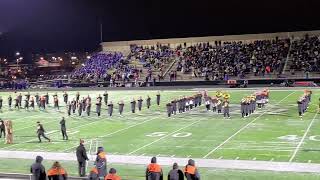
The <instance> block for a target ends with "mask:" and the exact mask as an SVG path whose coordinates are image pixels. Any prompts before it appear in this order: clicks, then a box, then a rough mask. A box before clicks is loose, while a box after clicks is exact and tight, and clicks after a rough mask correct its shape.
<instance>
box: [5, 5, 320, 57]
mask: <svg viewBox="0 0 320 180" xmlns="http://www.w3.org/2000/svg"><path fill="white" fill-rule="evenodd" d="M319 5H320V3H319V2H318V1H317V0H313V1H307V0H305V1H295V0H291V1H284V0H277V1H275V0H265V1H262V0H255V1H244V0H234V1H228V0H221V1H219V0H193V1H189V0H181V1H179V0H171V1H169V0H126V1H125V0H115V1H111V0H110V1H109V0H99V1H98V0H0V32H2V33H3V34H2V35H1V36H0V57H1V56H10V55H12V54H13V53H14V52H15V51H16V50H18V51H20V52H22V53H24V54H30V53H35V52H41V53H45V52H58V51H60V52H61V51H92V50H95V49H97V48H98V47H99V42H100V33H99V31H100V23H102V24H103V35H104V38H103V40H104V41H117V40H133V39H152V38H173V37H191V36H207V35H225V34H244V33H263V32H280V31H296V30H315V29H320V10H319V7H320V6H319Z"/></svg>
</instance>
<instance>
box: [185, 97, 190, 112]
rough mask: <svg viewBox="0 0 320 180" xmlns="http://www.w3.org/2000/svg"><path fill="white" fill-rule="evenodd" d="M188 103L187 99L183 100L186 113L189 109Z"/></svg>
mask: <svg viewBox="0 0 320 180" xmlns="http://www.w3.org/2000/svg"><path fill="white" fill-rule="evenodd" d="M189 102H190V101H189V98H186V100H185V107H186V108H185V109H186V111H189V107H190V106H189Z"/></svg>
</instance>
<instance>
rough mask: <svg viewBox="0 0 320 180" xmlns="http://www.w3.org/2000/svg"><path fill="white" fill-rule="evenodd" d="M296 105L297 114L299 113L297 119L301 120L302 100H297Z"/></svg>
mask: <svg viewBox="0 0 320 180" xmlns="http://www.w3.org/2000/svg"><path fill="white" fill-rule="evenodd" d="M297 104H298V113H299V117H300V118H302V114H303V104H302V100H301V99H299V100H298V101H297Z"/></svg>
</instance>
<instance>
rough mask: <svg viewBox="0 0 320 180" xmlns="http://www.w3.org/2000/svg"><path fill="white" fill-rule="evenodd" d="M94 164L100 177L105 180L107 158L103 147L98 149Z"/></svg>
mask: <svg viewBox="0 0 320 180" xmlns="http://www.w3.org/2000/svg"><path fill="white" fill-rule="evenodd" d="M94 164H95V165H96V168H97V170H98V175H99V177H100V178H102V179H104V177H105V176H106V175H107V158H106V153H105V152H104V149H103V147H98V152H97V157H96V161H95V162H94Z"/></svg>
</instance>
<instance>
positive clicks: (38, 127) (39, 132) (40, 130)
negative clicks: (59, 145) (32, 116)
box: [37, 121, 51, 143]
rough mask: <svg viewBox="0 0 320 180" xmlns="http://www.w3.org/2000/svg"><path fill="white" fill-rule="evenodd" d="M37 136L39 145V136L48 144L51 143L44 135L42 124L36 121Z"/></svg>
mask: <svg viewBox="0 0 320 180" xmlns="http://www.w3.org/2000/svg"><path fill="white" fill-rule="evenodd" d="M37 124H38V125H37V134H38V139H39V143H41V136H42V137H43V138H45V139H46V140H48V141H49V142H51V140H50V139H49V138H48V137H47V136H46V135H45V134H44V133H45V132H46V131H45V130H44V128H43V126H42V124H41V123H40V122H39V121H38V122H37Z"/></svg>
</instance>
